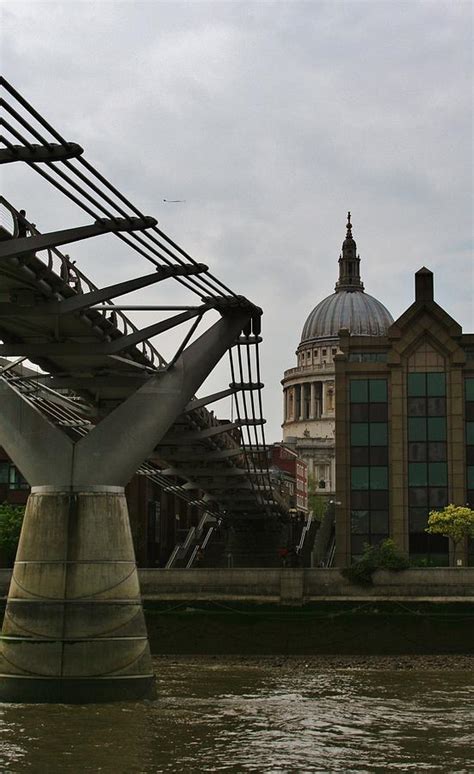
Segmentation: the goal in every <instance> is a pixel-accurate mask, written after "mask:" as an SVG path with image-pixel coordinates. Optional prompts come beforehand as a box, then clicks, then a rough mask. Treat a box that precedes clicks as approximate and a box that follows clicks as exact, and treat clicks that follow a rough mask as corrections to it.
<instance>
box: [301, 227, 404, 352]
mask: <svg viewBox="0 0 474 774" xmlns="http://www.w3.org/2000/svg"><path fill="white" fill-rule="evenodd" d="M346 228H347V233H346V238H345V240H344V242H343V244H342V253H341V255H340V257H339V279H338V281H337V283H336V287H335V292H334V293H333V294H332V295H331V296H328V297H327V298H325V299H323V300H322V301H320V303H319V304H317V306H315V308H314V309H313V311H312V312H311V313H310V314H309V316H308V318H307V320H306V322H305V324H304V327H303V333H302V336H301V342H300V346H303V345H304V346H306V344H307V342H310V341H311V342H313V343H316V342H317V341H318V340H321V342H322V343H323V342H324V341H325V340H329V339H337V337H338V334H339V331H340V330H341V329H342V328H347V329H348V330H349V332H350V334H352V335H353V336H385V335H386V333H387V329H388V328H389V327H390V325H391V324H392V323H393V317H392V315H391V314H390V312H389V311H388V309H386V307H385V306H384V305H383V304H382V303H381V302H380V301H378V300H377V299H376V298H374V297H373V296H370V295H369V294H368V293H365V292H364V285H363V283H362V281H361V279H360V257H359V256H358V255H357V245H356V243H355V241H354V238H353V236H352V223H351V213H350V212H349V213H348V214H347V227H346Z"/></svg>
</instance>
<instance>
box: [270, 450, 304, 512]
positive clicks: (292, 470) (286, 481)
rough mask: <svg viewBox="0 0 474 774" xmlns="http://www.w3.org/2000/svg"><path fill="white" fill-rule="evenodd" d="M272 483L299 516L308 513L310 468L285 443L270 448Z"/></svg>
mask: <svg viewBox="0 0 474 774" xmlns="http://www.w3.org/2000/svg"><path fill="white" fill-rule="evenodd" d="M268 464H269V469H270V477H271V479H272V482H273V483H274V484H275V486H276V487H277V488H278V490H279V493H280V495H281V497H283V499H284V500H285V502H286V504H287V505H288V507H289V508H290V509H292V510H295V511H296V512H297V513H298V514H300V515H304V514H306V513H307V512H308V466H307V465H306V462H304V460H302V459H301V458H300V457H298V455H297V453H296V452H295V451H293V450H292V449H290V448H288V447H287V446H285V444H283V443H274V444H272V445H271V446H269V447H268Z"/></svg>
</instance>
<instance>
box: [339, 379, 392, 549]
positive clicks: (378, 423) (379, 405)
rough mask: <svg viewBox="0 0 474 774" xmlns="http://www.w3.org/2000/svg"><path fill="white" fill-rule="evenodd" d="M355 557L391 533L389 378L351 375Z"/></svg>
mask: <svg viewBox="0 0 474 774" xmlns="http://www.w3.org/2000/svg"><path fill="white" fill-rule="evenodd" d="M349 396H350V407H351V425H350V439H351V509H352V510H351V533H352V539H351V540H352V557H353V559H356V558H357V557H358V556H360V554H361V553H362V552H363V549H364V545H365V544H371V545H374V544H377V543H380V542H381V541H382V540H385V538H387V537H388V535H389V508H388V501H389V498H388V389H387V380H386V379H351V381H350V387H349Z"/></svg>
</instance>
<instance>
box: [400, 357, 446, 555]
mask: <svg viewBox="0 0 474 774" xmlns="http://www.w3.org/2000/svg"><path fill="white" fill-rule="evenodd" d="M407 413H408V419H407V435H408V503H409V513H408V521H409V535H410V557H411V560H412V561H413V562H415V563H417V564H420V565H438V564H441V565H446V564H447V563H448V541H447V539H446V538H443V537H440V536H438V535H429V534H428V533H427V532H425V529H426V527H427V525H428V514H429V511H430V510H433V509H436V508H443V507H444V506H445V505H447V502H448V488H447V487H448V465H447V445H446V376H445V374H444V373H442V372H433V373H411V374H408V379H407Z"/></svg>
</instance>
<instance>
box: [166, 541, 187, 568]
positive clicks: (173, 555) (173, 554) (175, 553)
mask: <svg viewBox="0 0 474 774" xmlns="http://www.w3.org/2000/svg"><path fill="white" fill-rule="evenodd" d="M182 547H183V546H182V543H176V545H175V547H174V548H173V550H172V552H171V556H170V558H169V559H168V561H167V562H166V565H165V570H171V568H172V567H173V564H174V563H175V560H176V558H177V556H178V554H179V552H180V549H181V548H182Z"/></svg>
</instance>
